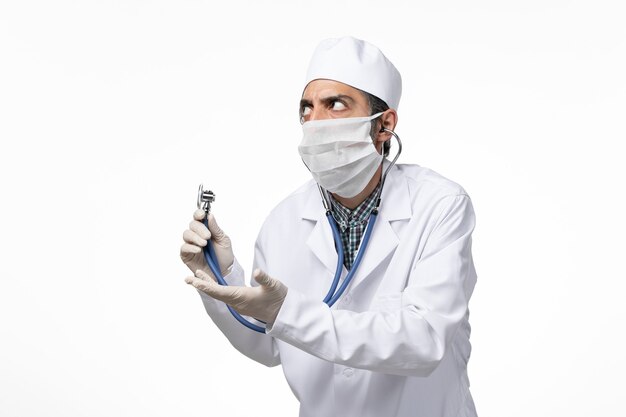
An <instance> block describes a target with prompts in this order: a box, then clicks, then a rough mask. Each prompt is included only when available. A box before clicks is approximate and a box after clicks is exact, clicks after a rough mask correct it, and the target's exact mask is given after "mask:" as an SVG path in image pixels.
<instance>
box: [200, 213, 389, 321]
mask: <svg viewBox="0 0 626 417" xmlns="http://www.w3.org/2000/svg"><path fill="white" fill-rule="evenodd" d="M326 218H327V219H328V223H330V228H331V230H332V232H333V238H334V241H335V249H336V250H337V255H338V256H337V269H336V271H335V278H334V279H333V282H332V284H331V286H330V289H329V290H328V294H326V297H324V300H323V301H324V303H326V304H327V305H328V307H332V305H333V304H335V303H336V302H337V300H339V298H340V297H341V295H342V294H343V293H344V292H345V290H346V288H348V285H350V282H351V281H352V278H353V277H354V274H355V273H356V271H357V269H358V268H359V264H360V263H361V260H362V259H363V254H364V253H365V249H366V248H367V244H368V242H369V240H370V236H371V235H372V230H373V229H374V225H375V224H376V219H377V218H378V212H377V211H376V210H374V212H372V214H370V218H369V221H368V222H367V227H366V229H365V234H364V235H363V240H362V241H361V244H360V247H359V250H358V252H357V255H356V258H355V259H354V263H353V265H352V268H350V271H349V272H348V275H346V278H345V279H344V280H343V283H342V284H341V287H339V290H337V286H338V285H339V279H340V278H341V272H342V270H343V259H344V251H343V244H342V243H341V235H340V234H339V228H338V227H337V223H336V222H335V219H334V218H333V216H332V213H331V212H330V211H327V212H326ZM204 225H205V226H206V227H207V228H208V227H209V226H208V219H205V220H204ZM203 253H204V259H206V262H207V264H208V265H209V268H210V269H211V272H212V273H213V276H215V279H216V280H217V282H218V284H220V285H228V283H227V282H226V280H224V277H223V276H222V271H221V270H220V267H219V262H218V261H217V255H216V254H215V248H214V247H213V242H212V241H211V240H210V239H209V241H208V242H207V245H206V246H205V247H204V250H203ZM226 307H227V308H228V311H230V313H231V314H232V315H233V317H234V318H235V319H236V320H237V321H238V322H239V323H241V324H243V325H244V326H246V327H247V328H249V329H251V330H254V331H256V332H259V333H265V327H262V326H259V325H256V324H254V323H251V322H249V321H248V320H246V319H245V318H244V317H243V316H242V315H241V314H239V313H238V312H237V311H236V310H235V309H234V308H232V307H231V306H229V305H228V304H226ZM259 321H260V322H261V323H263V324H265V323H264V322H262V321H261V320H259Z"/></svg>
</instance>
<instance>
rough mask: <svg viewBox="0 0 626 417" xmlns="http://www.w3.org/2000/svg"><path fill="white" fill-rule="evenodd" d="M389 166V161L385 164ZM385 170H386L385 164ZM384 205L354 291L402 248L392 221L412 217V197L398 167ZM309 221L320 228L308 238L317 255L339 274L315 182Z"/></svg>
mask: <svg viewBox="0 0 626 417" xmlns="http://www.w3.org/2000/svg"><path fill="white" fill-rule="evenodd" d="M385 163H386V164H388V161H385ZM383 168H386V165H384V167H383ZM381 199H382V203H381V206H380V210H379V216H378V219H377V221H376V225H375V227H374V229H373V230H372V236H371V238H370V241H369V244H368V247H367V248H366V251H367V252H366V253H365V254H364V256H363V260H362V262H361V265H360V266H359V269H358V270H357V273H356V275H355V276H354V278H353V281H352V283H351V285H350V287H351V288H352V289H353V288H355V287H356V286H357V285H359V283H360V282H361V281H363V280H364V279H365V278H367V277H368V276H369V275H370V274H371V273H372V271H373V270H374V269H375V268H376V267H377V266H378V265H380V264H381V263H382V262H383V261H384V260H385V258H387V257H388V256H389V255H390V254H391V253H392V252H393V250H394V249H395V248H396V246H397V245H398V237H397V236H396V234H395V232H394V231H393V229H392V228H391V224H390V223H391V222H392V221H398V220H405V219H409V218H411V214H412V209H411V198H410V194H409V186H408V183H407V181H406V178H405V176H404V175H403V174H402V172H401V170H400V169H399V168H398V167H396V166H394V167H392V169H391V170H390V171H389V174H388V175H387V179H386V181H385V186H384V188H383V193H382V197H381ZM302 218H303V219H304V220H305V221H310V220H312V221H315V222H316V225H315V227H314V228H313V230H312V231H311V234H310V235H309V237H308V239H307V245H308V246H309V248H310V249H311V251H313V253H314V254H315V256H316V257H317V258H318V259H319V260H320V261H321V262H322V263H323V264H324V266H325V267H326V268H327V269H328V270H329V271H330V272H331V274H334V273H335V269H336V266H337V252H336V250H335V245H334V240H333V235H332V231H331V229H330V225H329V224H328V220H327V219H326V214H325V212H324V207H323V205H322V201H321V196H320V195H319V192H318V190H317V186H316V185H315V183H312V187H311V190H310V192H309V193H308V198H307V201H306V203H305V205H304V209H303V211H302Z"/></svg>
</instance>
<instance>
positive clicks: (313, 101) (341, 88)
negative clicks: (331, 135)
mask: <svg viewBox="0 0 626 417" xmlns="http://www.w3.org/2000/svg"><path fill="white" fill-rule="evenodd" d="M369 111H370V109H369V103H368V102H367V99H366V98H365V96H364V95H363V94H362V93H361V92H360V91H359V90H357V89H356V88H353V87H350V86H349V85H346V84H343V83H340V82H338V81H332V80H313V81H311V82H310V83H309V84H308V85H307V86H306V88H305V90H304V93H303V94H302V99H301V100H300V121H301V122H302V123H304V122H308V121H311V120H322V119H338V118H343V117H363V116H369Z"/></svg>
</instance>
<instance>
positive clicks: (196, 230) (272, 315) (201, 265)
mask: <svg viewBox="0 0 626 417" xmlns="http://www.w3.org/2000/svg"><path fill="white" fill-rule="evenodd" d="M183 240H184V241H185V243H184V244H183V246H182V247H181V248H180V257H181V259H182V260H183V262H184V263H185V265H187V267H188V268H189V269H190V270H191V272H193V273H194V274H195V275H194V276H191V277H187V278H185V282H186V283H187V284H190V285H193V286H194V287H195V288H197V289H198V290H200V291H202V292H204V293H206V294H207V295H209V296H210V297H212V298H215V299H216V300H220V301H223V302H224V303H226V305H227V306H228V308H229V309H230V310H231V313H233V315H235V317H236V318H237V319H238V320H239V321H242V320H244V321H245V319H244V318H242V317H241V315H245V316H250V317H254V318H256V319H258V320H260V321H262V322H264V323H273V322H274V320H275V319H276V316H277V315H278V311H279V310H280V307H281V306H282V304H283V300H284V299H285V297H286V296H287V287H286V286H285V285H284V284H283V283H282V282H280V281H278V280H276V279H273V278H271V277H270V276H269V275H267V274H266V273H265V272H263V271H261V270H260V269H257V270H256V271H254V274H253V277H254V279H255V281H256V282H258V283H259V284H260V285H259V286H258V287H246V286H242V287H239V286H227V285H224V284H222V283H219V280H220V279H221V280H223V276H225V275H227V274H228V272H229V271H230V269H231V268H232V266H233V262H234V260H235V257H234V255H233V249H232V244H231V241H230V238H229V237H228V236H227V235H226V234H225V233H224V231H223V230H222V229H221V228H220V227H219V226H218V225H217V222H216V221H215V216H213V214H211V213H209V210H208V207H207V209H206V210H203V209H201V208H199V209H198V210H196V211H195V212H194V213H193V220H192V221H191V223H189V229H187V230H185V232H184V233H183ZM209 242H210V243H209ZM207 245H210V246H211V248H212V249H211V251H213V254H214V256H213V258H216V259H217V265H215V264H214V265H213V268H215V269H217V266H219V271H217V270H216V271H215V273H214V272H213V271H212V268H211V267H210V265H209V264H208V262H207V255H205V252H208V251H207V249H206V248H207ZM209 261H211V258H209ZM211 262H212V261H211ZM216 275H218V276H217V277H216ZM233 310H234V311H233ZM235 313H238V314H235ZM246 323H248V322H247V321H246ZM248 324H250V325H252V326H256V325H253V324H251V323H248ZM256 327H258V328H260V329H262V328H261V327H260V326H256ZM255 330H257V329H255Z"/></svg>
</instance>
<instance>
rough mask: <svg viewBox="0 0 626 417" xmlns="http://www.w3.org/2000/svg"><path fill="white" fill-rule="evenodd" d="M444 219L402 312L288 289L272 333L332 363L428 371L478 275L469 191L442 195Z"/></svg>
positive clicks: (401, 371) (383, 369) (418, 268)
mask: <svg viewBox="0 0 626 417" xmlns="http://www.w3.org/2000/svg"><path fill="white" fill-rule="evenodd" d="M440 205H442V206H443V208H442V210H441V211H440V215H439V218H438V219H437V220H436V223H435V225H434V228H433V229H432V232H431V233H430V236H429V237H428V241H427V242H426V245H425V247H424V250H423V252H422V256H421V257H420V260H419V261H417V262H416V264H415V266H414V267H413V268H412V270H411V273H410V276H409V277H408V283H407V287H406V288H405V289H404V291H403V292H402V294H401V302H400V303H398V304H397V307H396V309H395V310H390V311H365V312H352V311H348V310H335V309H330V308H328V306H327V305H326V304H324V303H323V302H321V301H319V300H316V299H313V298H310V297H308V296H306V295H304V294H302V293H300V292H297V291H295V290H292V289H289V292H288V294H287V297H286V298H285V302H284V303H283V305H282V307H281V310H280V311H279V313H278V316H277V318H276V321H275V322H274V324H273V326H272V328H271V329H270V330H269V331H268V334H270V335H272V336H274V337H276V338H277V339H280V340H282V341H284V342H286V343H289V344H291V345H293V346H295V347H298V348H299V349H301V350H304V351H305V352H308V353H310V354H312V355H314V356H317V357H319V358H321V359H325V360H327V361H330V362H333V363H337V364H341V365H346V366H351V367H354V368H361V369H368V370H372V371H377V372H383V373H389V374H396V375H409V376H428V375H429V374H430V373H431V372H432V371H433V370H434V369H435V368H436V367H437V365H438V364H439V362H440V361H441V360H442V358H443V356H444V354H445V352H446V348H447V347H448V346H449V344H450V343H451V342H452V339H453V336H454V333H455V331H456V329H457V328H458V326H459V324H460V323H461V322H462V321H463V320H465V316H466V313H467V309H468V301H469V298H470V296H471V293H472V291H473V288H474V284H475V281H476V273H475V271H474V266H473V262H472V254H471V234H472V231H473V229H474V223H475V219H474V211H473V208H472V205H471V201H470V199H469V197H468V196H467V195H465V194H462V195H453V196H449V197H446V198H444V199H442V201H441V202H440Z"/></svg>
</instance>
